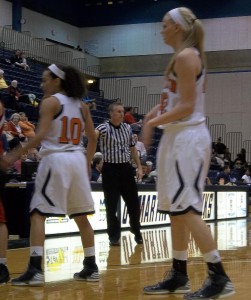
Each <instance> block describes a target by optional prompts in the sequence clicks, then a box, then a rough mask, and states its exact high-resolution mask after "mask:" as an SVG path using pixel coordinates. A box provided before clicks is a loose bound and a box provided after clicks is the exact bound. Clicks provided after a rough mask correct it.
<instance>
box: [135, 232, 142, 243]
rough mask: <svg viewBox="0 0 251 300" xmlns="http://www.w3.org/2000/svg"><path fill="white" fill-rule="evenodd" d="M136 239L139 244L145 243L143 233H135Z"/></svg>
mask: <svg viewBox="0 0 251 300" xmlns="http://www.w3.org/2000/svg"><path fill="white" fill-rule="evenodd" d="M134 240H135V242H136V243H137V244H143V238H142V235H141V233H138V234H135V236H134Z"/></svg>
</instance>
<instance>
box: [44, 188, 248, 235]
mask: <svg viewBox="0 0 251 300" xmlns="http://www.w3.org/2000/svg"><path fill="white" fill-rule="evenodd" d="M92 195H93V199H94V205H95V214H93V215H90V216H88V219H89V221H90V223H91V225H92V227H93V229H94V230H95V231H97V230H106V229H107V223H106V210H105V203H104V194H103V192H92ZM138 195H139V201H140V207H141V213H140V223H141V226H142V228H143V227H144V226H152V225H163V224H165V225H166V224H170V218H169V215H168V214H161V213H159V212H158V210H157V209H158V197H157V192H156V191H139V193H138ZM247 210H248V207H247V193H246V192H245V191H205V192H204V193H203V207H202V218H203V219H204V220H206V221H211V220H217V219H231V218H243V217H246V216H247ZM216 213H217V216H216ZM120 214H121V228H129V227H130V225H129V216H128V212H127V207H126V205H125V202H124V201H123V200H122V201H121V205H120ZM69 232H78V228H77V225H76V224H75V222H74V220H71V219H69V217H68V216H66V217H63V218H58V217H52V218H47V219H46V221H45V234H46V235H50V234H60V233H69Z"/></svg>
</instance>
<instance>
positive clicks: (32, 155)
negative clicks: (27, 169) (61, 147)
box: [27, 147, 41, 161]
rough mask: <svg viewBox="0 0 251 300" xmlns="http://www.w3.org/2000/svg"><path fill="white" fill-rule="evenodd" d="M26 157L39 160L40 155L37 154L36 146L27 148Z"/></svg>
mask: <svg viewBox="0 0 251 300" xmlns="http://www.w3.org/2000/svg"><path fill="white" fill-rule="evenodd" d="M27 159H29V160H30V161H40V160H41V156H40V155H39V152H38V150H37V148H35V147H34V148H31V149H29V150H28V152H27Z"/></svg>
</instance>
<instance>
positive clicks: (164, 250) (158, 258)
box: [0, 219, 251, 300]
mask: <svg viewBox="0 0 251 300" xmlns="http://www.w3.org/2000/svg"><path fill="white" fill-rule="evenodd" d="M208 226H209V228H210V230H211V231H212V233H213V235H214V238H215V240H216V241H217V244H218V248H219V249H220V253H221V255H222V259H223V262H224V266H225V269H226V271H227V273H228V274H229V276H230V277H231V279H232V281H233V284H234V286H235V288H236V294H235V295H233V296H231V297H229V298H228V299H232V300H237V299H238V300H249V299H250V298H251V248H250V246H251V223H250V221H249V219H241V220H238V221H237V220H232V221H227V222H225V221H223V222H218V223H209V224H208ZM142 233H143V238H144V244H143V245H142V246H140V245H136V243H135V242H134V240H133V236H132V234H131V233H130V232H127V231H123V233H122V237H121V246H120V247H110V246H109V242H108V238H107V235H106V234H96V235H95V243H96V254H97V263H98V265H99V268H100V276H101V278H100V281H99V282H98V283H87V282H77V281H74V280H72V275H73V273H74V272H77V271H79V270H81V268H82V260H83V252H82V249H81V242H80V238H79V236H77V235H75V236H71V237H59V238H48V239H47V240H46V243H45V259H44V270H45V281H46V285H45V286H44V287H43V288H41V287H33V288H31V287H12V286H11V285H9V284H7V285H1V286H0V300H7V299H8V300H12V299H27V300H31V299H34V300H42V299H46V300H57V299H62V300H63V299H65V300H73V299H74V300H83V299H90V300H91V299H94V300H95V299H100V300H112V299H121V300H130V299H132V300H140V299H145V300H150V299H170V300H171V299H182V296H177V295H161V296H156V295H144V294H143V292H142V288H143V287H144V286H146V285H148V284H153V283H156V282H158V281H160V280H161V279H162V278H163V274H164V273H165V272H166V271H167V270H168V269H169V268H170V265H171V248H172V247H171V238H170V227H158V228H151V229H146V230H143V231H142ZM28 255H29V250H28V249H27V248H24V249H15V250H9V251H8V266H9V270H10V272H11V277H15V276H18V275H19V274H20V273H22V272H23V271H24V270H25V268H26V264H27V259H28ZM188 273H189V277H190V281H191V286H192V290H194V289H197V288H199V287H200V285H201V283H202V281H204V279H205V276H206V268H205V264H204V263H203V260H202V257H201V254H200V252H199V250H198V248H197V246H196V244H195V243H194V241H193V240H191V241H190V244H189V263H188Z"/></svg>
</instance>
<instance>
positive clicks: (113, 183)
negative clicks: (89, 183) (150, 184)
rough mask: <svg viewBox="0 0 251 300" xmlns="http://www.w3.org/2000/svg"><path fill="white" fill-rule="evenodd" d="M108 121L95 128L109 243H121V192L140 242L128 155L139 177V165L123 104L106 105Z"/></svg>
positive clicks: (140, 175) (134, 189)
mask: <svg viewBox="0 0 251 300" xmlns="http://www.w3.org/2000/svg"><path fill="white" fill-rule="evenodd" d="M108 113H109V115H110V119H109V121H107V122H105V123H103V124H100V125H99V126H97V128H96V129H95V131H96V135H97V138H99V141H100V149H101V152H102V154H103V159H104V165H103V169H102V187H103V191H104V198H105V206H106V218H107V233H108V236H109V240H110V245H111V246H119V244H120V241H119V240H120V232H121V228H120V220H119V219H118V216H117V215H116V213H117V207H118V203H119V200H120V196H122V198H123V200H124V201H125V204H126V206H127V211H128V214H129V218H130V226H131V232H132V233H133V234H134V235H135V241H136V243H137V244H142V243H143V240H142V236H141V233H140V221H139V219H140V203H139V199H138V189H137V184H136V182H135V178H134V172H133V168H132V166H131V164H130V156H131V155H132V158H133V160H134V161H135V163H136V164H137V167H138V174H139V175H138V177H139V179H141V178H142V168H141V164H140V160H139V156H138V152H137V150H136V148H135V147H134V146H135V142H134V139H133V133H132V130H131V127H130V125H129V124H126V123H123V119H124V106H123V104H121V103H118V102H113V103H112V104H110V105H109V107H108Z"/></svg>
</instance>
